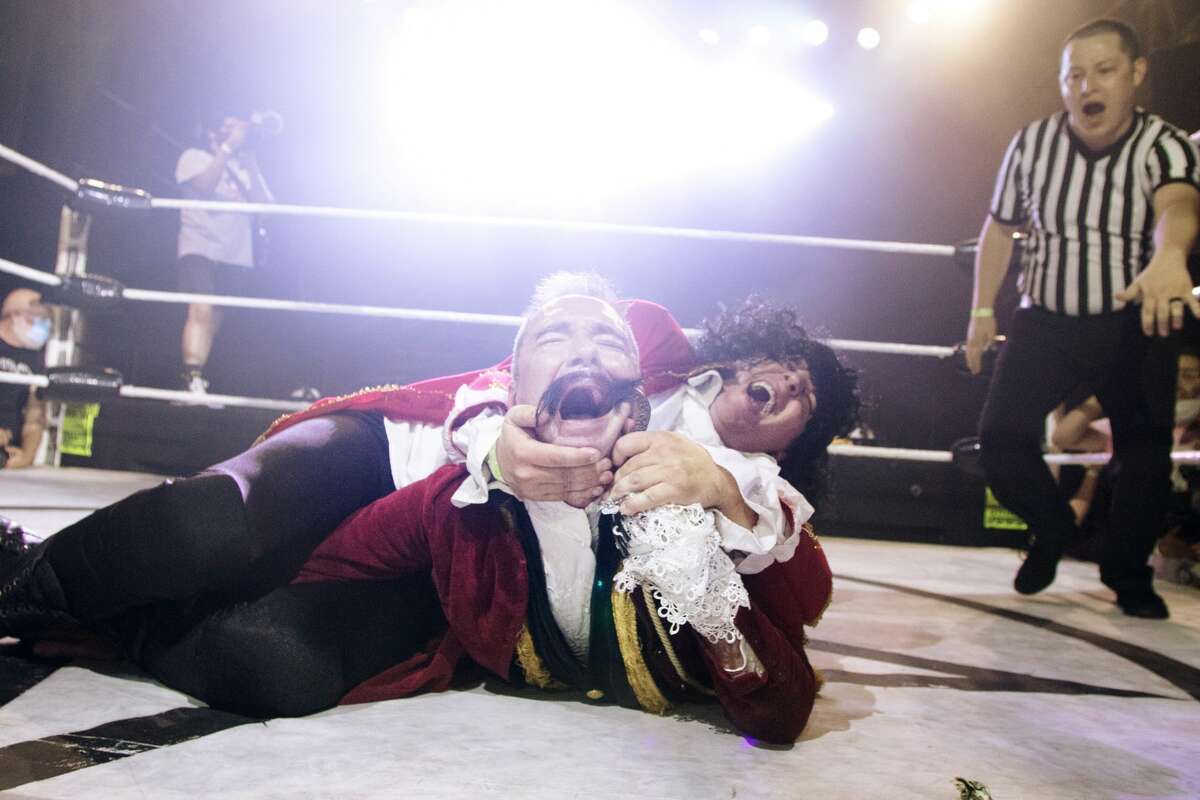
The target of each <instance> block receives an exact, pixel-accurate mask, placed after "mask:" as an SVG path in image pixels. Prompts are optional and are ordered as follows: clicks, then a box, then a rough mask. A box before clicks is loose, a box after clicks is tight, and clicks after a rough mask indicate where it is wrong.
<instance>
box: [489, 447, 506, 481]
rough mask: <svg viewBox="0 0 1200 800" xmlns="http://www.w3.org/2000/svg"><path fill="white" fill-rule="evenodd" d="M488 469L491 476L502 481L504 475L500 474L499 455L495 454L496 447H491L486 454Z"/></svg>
mask: <svg viewBox="0 0 1200 800" xmlns="http://www.w3.org/2000/svg"><path fill="white" fill-rule="evenodd" d="M487 465H488V471H490V472H491V473H492V477H493V478H495V479H496V480H498V481H500V482H501V483H504V476H503V475H501V474H500V457H499V456H497V455H496V448H495V447H493V448H492V449H491V450H489V451H488V454H487Z"/></svg>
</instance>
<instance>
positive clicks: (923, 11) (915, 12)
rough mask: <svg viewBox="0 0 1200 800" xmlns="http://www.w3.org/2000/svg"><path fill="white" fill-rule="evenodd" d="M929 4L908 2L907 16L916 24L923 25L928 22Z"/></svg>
mask: <svg viewBox="0 0 1200 800" xmlns="http://www.w3.org/2000/svg"><path fill="white" fill-rule="evenodd" d="M929 17H930V13H929V5H928V4H927V3H922V2H913V3H909V4H908V18H909V19H910V20H912V21H913V22H915V23H917V24H918V25H924V24H926V23H927V22H929Z"/></svg>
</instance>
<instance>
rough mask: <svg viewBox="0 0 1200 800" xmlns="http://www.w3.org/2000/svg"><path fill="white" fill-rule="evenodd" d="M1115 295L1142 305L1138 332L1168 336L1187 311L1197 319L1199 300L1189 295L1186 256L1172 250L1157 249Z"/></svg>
mask: <svg viewBox="0 0 1200 800" xmlns="http://www.w3.org/2000/svg"><path fill="white" fill-rule="evenodd" d="M1116 298H1117V299H1118V300H1121V301H1122V302H1126V303H1138V304H1139V305H1141V307H1142V332H1143V333H1145V334H1146V335H1147V336H1154V335H1158V336H1168V335H1169V334H1170V333H1171V331H1177V330H1180V329H1181V328H1183V317H1184V314H1185V312H1186V311H1187V310H1191V312H1192V316H1194V317H1197V318H1200V299H1197V298H1196V296H1195V295H1193V294H1192V279H1191V276H1190V275H1189V274H1188V270H1187V259H1186V258H1185V257H1184V256H1183V255H1181V254H1179V253H1175V252H1159V253H1156V254H1155V255H1154V258H1152V259H1151V260H1150V263H1149V265H1147V267H1146V268H1145V269H1144V270H1142V273H1141V274H1140V275H1138V276H1137V278H1135V279H1134V281H1133V283H1131V284H1129V286H1128V287H1127V288H1126V289H1125V290H1124V291H1120V292H1117V294H1116Z"/></svg>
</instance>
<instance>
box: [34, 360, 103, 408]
mask: <svg viewBox="0 0 1200 800" xmlns="http://www.w3.org/2000/svg"><path fill="white" fill-rule="evenodd" d="M46 378H47V380H48V381H49V384H48V385H47V386H45V387H43V388H41V389H38V397H41V398H43V399H45V400H61V401H63V402H66V403H95V402H98V401H100V400H107V399H109V398H111V397H116V396H117V395H118V394H120V392H121V384H122V378H121V373H119V372H117V371H116V370H115V369H109V368H108V367H98V368H97V367H91V368H89V367H50V368H48V369H47V370H46Z"/></svg>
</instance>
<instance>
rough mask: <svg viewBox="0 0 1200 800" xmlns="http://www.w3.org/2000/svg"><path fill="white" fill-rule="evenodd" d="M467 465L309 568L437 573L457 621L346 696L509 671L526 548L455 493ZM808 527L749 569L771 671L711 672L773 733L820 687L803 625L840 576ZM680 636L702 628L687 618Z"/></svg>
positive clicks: (381, 512) (369, 574)
mask: <svg viewBox="0 0 1200 800" xmlns="http://www.w3.org/2000/svg"><path fill="white" fill-rule="evenodd" d="M464 475H465V470H463V468H462V467H460V466H453V465H450V466H446V467H443V468H442V469H440V470H438V471H437V472H435V473H434V474H433V475H432V476H430V477H429V478H426V479H425V480H422V481H418V482H417V483H415V484H412V485H410V486H407V487H404V488H401V489H398V490H396V491H395V492H393V493H392V494H390V495H388V496H386V497H383V498H381V499H379V500H377V501H375V502H374V503H372V504H371V505H369V506H367V507H365V508H363V509H360V510H359V511H358V512H356V513H355V514H353V515H351V516H350V517H349V518H347V519H346V521H345V522H343V523H342V525H341V526H339V527H338V529H337V531H335V532H334V534H333V535H331V536H330V537H329V538H328V539H326V540H325V542H323V543H322V544H321V545H320V546H319V547H318V548H317V549H316V551H315V552H314V553H313V554H312V556H311V557H310V559H309V561H308V563H307V564H306V565H305V567H304V569H303V571H302V572H301V575H300V576H299V577H298V579H297V580H299V581H311V580H382V579H390V578H396V577H400V576H404V575H409V574H413V573H418V572H423V573H431V574H432V577H433V583H434V586H435V587H436V590H437V593H438V598H439V600H440V602H441V605H442V608H443V610H444V612H445V616H446V620H447V622H448V628H447V630H446V631H445V633H444V634H443V635H442V636H441V637H440V638H439V639H438V640H436V641H434V642H433V643H431V645H430V646H429V648H428V649H427V650H426V651H425V652H424V653H422V654H420V655H418V656H416V657H414V658H412V659H410V660H408V661H405V662H404V663H401V664H398V665H396V666H395V667H393V668H391V669H389V670H386V671H384V672H382V673H380V674H379V675H376V676H374V677H372V678H370V679H368V680H367V681H365V682H364V683H362V684H360V685H359V686H358V687H356V688H354V689H353V690H351V692H350V693H349V694H348V695H347V696H346V697H345V698H344V699H343V702H346V703H353V702H364V701H371V700H384V699H390V698H396V697H404V696H407V695H411V694H415V693H418V692H423V691H439V690H443V689H446V688H448V687H449V686H450V682H451V679H452V678H453V674H454V670H455V667H456V666H458V665H459V664H460V662H462V661H463V659H464V658H470V659H472V660H473V661H474V662H476V663H478V664H479V665H481V666H483V667H484V668H486V669H487V670H489V671H491V672H493V673H495V674H496V675H499V676H501V677H504V678H507V677H508V675H509V670H510V666H511V664H512V663H513V658H514V653H515V651H516V647H517V642H518V637H519V636H520V633H521V628H522V626H523V625H524V624H525V622H526V610H527V607H528V602H529V581H528V576H527V572H526V559H525V555H524V553H523V551H522V549H521V545H520V542H519V540H518V538H517V535H516V533H515V531H514V529H513V528H512V524H511V520H510V519H508V518H507V517H506V515H504V514H502V513H500V512H499V510H498V508H497V507H496V505H495V503H494V502H490V503H488V504H486V505H473V506H468V507H466V508H456V507H454V506H453V505H452V504H451V502H450V498H451V496H452V495H453V494H454V491H455V490H456V489H457V488H458V486H459V484H460V483H461V482H462V479H463V477H464ZM800 536H801V543H800V545H799V546H798V547H797V549H796V554H795V556H794V557H793V558H792V559H790V560H789V561H787V562H784V563H781V564H775V565H773V566H771V567H769V568H767V569H766V570H763V571H762V572H761V573H759V574H757V575H747V576H744V578H745V584H746V588H747V590H748V591H749V594H750V602H751V607H750V608H748V609H745V608H744V609H742V610H741V611H740V612H739V614H738V617H737V625H738V628H739V629H740V630H741V631H742V633H743V634H744V635H745V637H746V639H747V640H748V641H749V642H750V644H751V645H752V646H753V648H754V650H755V652H756V653H757V654H758V655H759V657H760V659H761V660H762V662H763V664H764V665H765V667H766V671H767V679H766V680H765V682H763V681H760V682H758V683H757V684H755V685H751V686H749V687H747V686H746V685H744V684H737V683H735V682H734V681H732V680H730V679H729V677H728V675H726V674H725V673H724V672H723V671H722V670H720V669H719V668H712V669H709V670H708V676H707V678H708V679H709V680H710V681H711V684H712V688H713V689H714V690H715V693H716V696H717V699H718V701H719V702H720V703H721V705H722V707H723V708H724V710H725V713H726V714H727V715H728V716H729V718H730V719H731V720H732V722H733V723H734V724H735V725H736V726H737V727H738V728H739V729H740V730H741V731H743V732H744V733H746V734H748V735H750V736H752V737H754V738H757V739H761V740H764V741H769V742H781V743H790V742H792V741H794V740H795V738H796V737H797V736H798V735H799V734H800V731H801V730H802V729H803V728H804V725H805V723H806V722H807V720H808V716H809V713H810V712H811V710H812V704H813V699H814V697H815V695H816V690H817V681H816V678H815V676H814V673H813V671H812V668H811V667H810V666H809V663H808V659H807V657H806V656H805V654H804V649H803V642H804V625H806V624H815V623H816V621H817V620H818V619H819V617H820V615H821V613H822V612H823V611H824V609H825V606H826V605H827V603H828V601H829V594H830V590H831V576H830V571H829V566H828V564H827V563H826V561H825V556H824V553H823V552H822V551H821V549H820V545H819V544H818V543H817V541H816V539H815V537H813V536H812V535H811V533H810V532H809V531H808V530H807V529H806V530H805V531H803V532H801V534H800ZM681 635H684V636H689V635H690V636H694V634H692V633H691V632H690V631H688V630H686V629H685V630H684V631H681ZM695 649H696V648H695V647H694V646H693V647H692V650H693V651H694V650H695ZM700 649H701V650H702V651H703V648H700ZM703 652H705V653H706V652H707V651H703Z"/></svg>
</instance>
